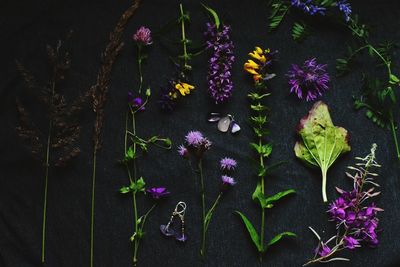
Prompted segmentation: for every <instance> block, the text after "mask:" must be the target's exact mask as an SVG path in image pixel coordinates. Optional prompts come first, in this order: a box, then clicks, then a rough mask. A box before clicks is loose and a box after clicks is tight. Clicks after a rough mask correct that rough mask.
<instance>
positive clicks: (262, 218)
mask: <svg viewBox="0 0 400 267" xmlns="http://www.w3.org/2000/svg"><path fill="white" fill-rule="evenodd" d="M258 144H259V146H260V147H261V146H262V138H261V137H260V138H259V141H258ZM260 166H261V167H262V168H264V157H263V156H262V155H260ZM264 180H265V179H264V176H261V177H260V183H261V193H262V194H263V196H264V195H265V181H264ZM264 235H265V209H264V208H263V207H261V229H260V245H261V247H264ZM262 256H263V255H262V253H261V252H260V255H259V257H260V262H262Z"/></svg>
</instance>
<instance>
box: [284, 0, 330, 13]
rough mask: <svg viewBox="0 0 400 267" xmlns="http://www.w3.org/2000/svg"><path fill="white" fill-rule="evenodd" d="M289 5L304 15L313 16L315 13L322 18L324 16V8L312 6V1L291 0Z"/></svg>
mask: <svg viewBox="0 0 400 267" xmlns="http://www.w3.org/2000/svg"><path fill="white" fill-rule="evenodd" d="M291 4H292V6H294V7H297V8H299V9H301V10H303V11H304V12H305V13H307V14H309V15H315V14H317V13H318V14H320V15H322V16H324V15H325V11H326V8H325V7H322V6H317V5H314V4H312V0H305V1H301V0H292V1H291Z"/></svg>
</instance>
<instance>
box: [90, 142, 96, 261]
mask: <svg viewBox="0 0 400 267" xmlns="http://www.w3.org/2000/svg"><path fill="white" fill-rule="evenodd" d="M96 154H97V149H96V148H94V150H93V170H92V207H91V213H90V267H93V256H94V248H93V245H94V242H93V241H94V200H95V188H96Z"/></svg>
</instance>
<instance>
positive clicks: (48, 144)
mask: <svg viewBox="0 0 400 267" xmlns="http://www.w3.org/2000/svg"><path fill="white" fill-rule="evenodd" d="M52 128H53V123H52V122H51V120H50V123H49V134H48V136H47V148H46V167H45V168H46V170H45V178H44V197H43V198H44V201H43V221H42V258H41V260H42V263H44V261H45V241H46V214H47V191H48V182H49V163H50V144H51V131H52Z"/></svg>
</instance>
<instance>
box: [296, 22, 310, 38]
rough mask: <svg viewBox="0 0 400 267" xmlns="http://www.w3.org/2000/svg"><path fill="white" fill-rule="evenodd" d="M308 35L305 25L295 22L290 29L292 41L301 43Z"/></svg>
mask: <svg viewBox="0 0 400 267" xmlns="http://www.w3.org/2000/svg"><path fill="white" fill-rule="evenodd" d="M308 34H309V31H308V30H307V27H306V24H304V23H298V22H295V23H294V24H293V27H292V37H293V40H295V41H298V42H301V41H303V40H304V39H305V38H306V37H307V35H308Z"/></svg>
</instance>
